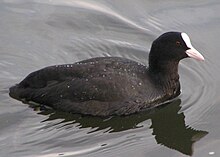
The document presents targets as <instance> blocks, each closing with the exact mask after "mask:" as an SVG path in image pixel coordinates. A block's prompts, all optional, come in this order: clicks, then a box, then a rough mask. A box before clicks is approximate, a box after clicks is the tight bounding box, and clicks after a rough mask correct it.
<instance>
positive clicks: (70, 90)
mask: <svg viewBox="0 0 220 157" xmlns="http://www.w3.org/2000/svg"><path fill="white" fill-rule="evenodd" d="M187 57H191V58H195V59H197V60H204V58H203V56H202V55H201V54H200V53H199V52H198V51H197V50H196V49H195V48H193V46H192V45H191V42H190V39H189V37H188V35H187V34H186V33H181V32H167V33H164V34H162V35H161V36H159V37H158V38H157V39H156V40H155V41H154V42H153V44H152V46H151V50H150V53H149V66H148V67H146V66H145V65H142V64H140V63H138V62H135V61H132V60H129V59H126V58H120V57H99V58H92V59H88V60H83V61H80V62H76V63H74V64H65V65H56V66H49V67H46V68H43V69H41V70H38V71H35V72H32V73H31V74H29V75H28V76H27V77H26V78H25V79H24V80H23V81H21V82H20V83H19V84H17V85H15V86H13V87H11V88H10V93H9V94H10V96H11V97H13V98H15V99H18V100H25V101H33V102H36V103H39V104H43V105H47V106H50V107H52V108H54V109H57V110H61V111H66V112H72V113H81V114H89V115H94V116H109V115H129V114H132V113H136V112H139V111H142V110H146V109H149V108H152V107H155V106H158V105H160V104H162V103H163V102H165V101H167V100H170V99H172V98H175V97H177V96H178V95H179V94H180V82H179V75H178V64H179V61H180V60H181V59H183V58H187Z"/></svg>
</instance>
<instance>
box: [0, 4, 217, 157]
mask: <svg viewBox="0 0 220 157" xmlns="http://www.w3.org/2000/svg"><path fill="white" fill-rule="evenodd" d="M219 10H220V3H219V1H218V0H209V1H205V0H194V1H184V0H182V1H176V2H175V1H172V0H170V1H168V0H166V1H164V0H161V1H159V0H158V1H146V0H138V1H132V0H120V1H116V0H115V1H114V0H105V1H101V0H94V1H82V0H79V1H77V0H53V1H52V0H32V1H24V0H3V1H0V156H1V157H14V156H16V157H58V156H71V157H75V156H80V157H103V156H105V157H115V156H120V157H133V156H136V157H185V156H188V155H192V156H193V157H207V156H217V157H218V156H220V123H219V119H220V114H219V111H220V106H219V104H220V97H219V93H220V82H219V80H220V68H219V67H220V61H219V59H220V53H219V49H220V44H219V42H220V39H219V36H220V29H219V28H220V13H219ZM170 30H174V31H176V30H177V31H183V32H186V33H187V34H188V35H189V36H190V37H191V40H192V43H193V45H194V47H196V48H197V49H198V50H199V51H200V52H201V53H202V54H203V55H204V57H205V59H206V60H205V62H198V61H195V60H193V59H185V60H184V61H182V62H181V64H180V67H179V73H180V78H181V80H180V81H181V86H182V94H181V95H180V96H179V97H178V98H177V99H176V100H175V101H174V102H172V103H170V104H167V105H165V106H163V107H161V108H158V109H155V110H152V111H151V112H145V113H140V114H135V115H131V116H127V117H111V118H106V119H102V118H98V117H89V116H80V115H73V114H67V113H61V112H55V111H53V110H39V109H38V108H33V107H31V106H29V105H27V104H22V103H21V102H19V101H16V100H14V99H12V98H10V97H9V96H8V88H9V87H10V86H12V85H14V84H15V83H18V82H19V81H21V80H22V79H23V78H24V77H25V76H26V75H27V74H28V73H30V72H32V71H34V70H37V69H40V68H42V67H45V66H49V65H54V64H64V63H72V62H75V61H79V60H82V59H88V58H91V57H97V56H121V57H126V58H129V59H133V60H136V61H138V62H141V63H144V64H147V59H148V53H149V49H150V45H151V42H152V41H153V40H154V39H155V38H156V37H157V36H159V35H160V34H162V33H163V32H166V31H170Z"/></svg>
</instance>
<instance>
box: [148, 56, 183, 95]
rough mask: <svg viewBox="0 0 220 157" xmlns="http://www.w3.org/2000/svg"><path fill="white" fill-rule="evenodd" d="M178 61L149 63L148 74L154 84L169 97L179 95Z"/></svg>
mask: <svg viewBox="0 0 220 157" xmlns="http://www.w3.org/2000/svg"><path fill="white" fill-rule="evenodd" d="M178 65H179V61H170V60H169V61H160V62H155V61H154V62H149V73H150V76H151V78H152V80H153V81H155V84H156V85H157V86H158V87H159V88H161V87H162V89H163V90H164V91H165V92H168V93H169V94H170V95H179V94H180V82H179V74H178Z"/></svg>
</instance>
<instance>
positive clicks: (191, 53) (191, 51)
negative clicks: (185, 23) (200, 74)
mask: <svg viewBox="0 0 220 157" xmlns="http://www.w3.org/2000/svg"><path fill="white" fill-rule="evenodd" d="M181 36H182V39H183V40H184V42H185V43H186V46H187V47H188V48H189V49H188V50H186V54H187V55H188V56H189V57H191V58H194V59H197V60H200V61H204V60H205V59H204V57H203V56H202V55H201V54H200V53H199V51H197V50H196V49H195V48H194V47H193V46H192V44H191V42H190V39H189V36H188V35H187V34H186V33H181Z"/></svg>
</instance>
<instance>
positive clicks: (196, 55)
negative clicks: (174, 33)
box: [186, 47, 205, 61]
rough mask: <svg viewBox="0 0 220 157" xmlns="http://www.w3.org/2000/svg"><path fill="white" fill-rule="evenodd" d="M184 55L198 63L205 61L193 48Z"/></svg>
mask: <svg viewBox="0 0 220 157" xmlns="http://www.w3.org/2000/svg"><path fill="white" fill-rule="evenodd" d="M186 54H187V55H188V56H189V57H191V58H194V59H196V60H199V61H204V60H205V58H204V57H203V56H202V55H201V54H200V53H199V51H197V50H196V49H194V48H193V47H191V48H190V49H188V50H186Z"/></svg>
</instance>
